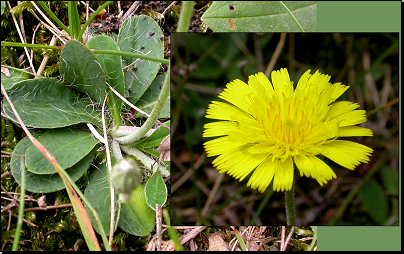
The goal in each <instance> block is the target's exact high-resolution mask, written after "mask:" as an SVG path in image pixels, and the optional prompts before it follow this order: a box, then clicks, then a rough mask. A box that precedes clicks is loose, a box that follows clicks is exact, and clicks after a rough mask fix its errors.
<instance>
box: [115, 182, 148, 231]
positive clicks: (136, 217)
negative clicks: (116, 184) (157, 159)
mask: <svg viewBox="0 0 404 254" xmlns="http://www.w3.org/2000/svg"><path fill="white" fill-rule="evenodd" d="M155 222H156V219H155V213H154V211H153V210H152V209H151V208H150V207H148V206H147V203H146V198H145V194H144V187H143V185H139V186H138V187H137V189H136V190H134V191H133V194H132V200H131V201H130V202H129V203H127V204H125V203H122V204H121V215H120V219H119V223H118V226H119V227H120V228H122V229H123V230H125V231H126V232H128V233H130V234H132V235H137V236H146V235H148V234H149V233H150V231H152V230H153V229H154V225H155Z"/></svg>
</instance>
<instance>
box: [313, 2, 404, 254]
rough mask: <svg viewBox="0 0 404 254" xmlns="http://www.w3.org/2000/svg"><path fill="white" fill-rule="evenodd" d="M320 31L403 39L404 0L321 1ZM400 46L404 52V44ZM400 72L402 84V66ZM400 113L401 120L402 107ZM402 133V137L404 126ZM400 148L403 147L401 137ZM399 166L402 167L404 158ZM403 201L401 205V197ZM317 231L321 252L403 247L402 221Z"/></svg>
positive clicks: (379, 249) (319, 3)
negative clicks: (390, 34)
mask: <svg viewBox="0 0 404 254" xmlns="http://www.w3.org/2000/svg"><path fill="white" fill-rule="evenodd" d="M317 32H399V33H400V34H399V38H400V41H401V1H373V2H371V1H364V2H363V1H335V2H331V1H324V2H321V1H318V2H317ZM399 47H400V48H399V52H401V43H400V46H399ZM399 61H400V65H399V66H401V54H399ZM399 71H400V76H399V82H400V84H401V68H399ZM400 88H401V86H400ZM400 95H401V89H400ZM400 97H401V96H400ZM400 108H401V100H400ZM399 114H400V115H399V118H400V122H401V110H400V112H399ZM399 136H400V137H401V128H400V130H399ZM399 148H400V150H401V140H400V144H399ZM399 168H400V169H401V158H400V162H399ZM399 179H400V192H399V193H401V177H400V178H399ZM399 203H400V207H401V196H400V197H399ZM399 222H401V211H400V214H399ZM317 230H318V236H317V237H318V238H317V239H318V240H317V242H318V245H317V250H319V251H326V250H330V251H337V250H345V251H351V250H360V251H399V250H401V224H400V226H378V227H377V226H362V227H359V226H357V227H355V226H319V227H317Z"/></svg>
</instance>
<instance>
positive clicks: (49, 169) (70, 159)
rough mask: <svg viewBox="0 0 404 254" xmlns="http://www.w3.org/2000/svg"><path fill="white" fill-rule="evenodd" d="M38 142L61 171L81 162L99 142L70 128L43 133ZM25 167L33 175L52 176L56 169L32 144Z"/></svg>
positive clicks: (84, 133)
mask: <svg viewBox="0 0 404 254" xmlns="http://www.w3.org/2000/svg"><path fill="white" fill-rule="evenodd" d="M38 141H39V142H40V143H41V144H42V145H43V146H44V147H46V148H47V149H48V151H49V152H50V153H51V154H52V155H53V156H54V157H55V159H56V160H57V162H58V163H59V165H60V166H61V167H62V168H63V169H67V168H70V167H72V166H73V165H75V164H76V163H77V162H79V161H80V160H82V159H83V158H84V157H85V156H86V155H87V154H88V153H90V152H91V150H93V148H94V146H95V145H96V144H97V143H98V142H99V141H98V140H97V139H95V138H94V137H93V135H92V133H91V132H88V131H84V130H77V129H72V128H63V129H54V130H49V131H47V132H45V133H44V134H43V135H41V136H40V137H39V138H38ZM26 155H27V157H26V158H25V165H26V166H27V169H28V171H30V172H31V173H35V174H52V173H56V169H55V168H54V167H53V166H52V164H51V163H50V162H49V161H48V160H47V159H46V158H45V156H43V154H42V153H41V152H40V151H39V150H38V149H37V148H36V147H35V146H34V145H33V144H32V145H31V146H30V147H29V148H28V150H27V152H26Z"/></svg>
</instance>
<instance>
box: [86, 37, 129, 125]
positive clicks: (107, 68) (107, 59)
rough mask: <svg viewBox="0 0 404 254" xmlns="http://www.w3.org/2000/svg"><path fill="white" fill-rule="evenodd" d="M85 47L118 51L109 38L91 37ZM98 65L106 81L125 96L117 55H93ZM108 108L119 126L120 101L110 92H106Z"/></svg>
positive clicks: (114, 43) (120, 59)
mask: <svg viewBox="0 0 404 254" xmlns="http://www.w3.org/2000/svg"><path fill="white" fill-rule="evenodd" d="M87 47H88V48H90V49H98V50H119V47H118V44H116V42H115V41H114V40H113V39H112V38H111V37H109V36H106V35H101V36H96V37H93V38H92V39H91V40H89V41H88V43H87ZM95 57H96V58H97V61H98V62H99V63H100V65H101V68H102V70H103V71H104V73H105V75H106V81H107V82H108V84H109V85H110V86H112V87H113V88H114V89H115V90H116V91H117V92H118V93H119V94H121V95H122V96H125V83H124V79H123V71H122V58H121V56H118V55H107V54H105V55H104V54H97V55H95ZM108 96H109V101H108V107H109V110H110V111H111V114H112V116H113V119H114V123H115V125H116V126H119V125H121V122H122V119H121V108H122V100H121V99H119V97H118V96H116V95H115V94H114V93H113V92H112V91H110V90H109V91H108Z"/></svg>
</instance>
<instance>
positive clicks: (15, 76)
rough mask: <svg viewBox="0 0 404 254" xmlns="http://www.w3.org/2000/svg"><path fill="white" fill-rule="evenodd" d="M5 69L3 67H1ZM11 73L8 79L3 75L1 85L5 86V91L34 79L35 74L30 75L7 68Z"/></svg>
mask: <svg viewBox="0 0 404 254" xmlns="http://www.w3.org/2000/svg"><path fill="white" fill-rule="evenodd" d="M1 68H2V69H3V67H1ZM6 69H7V70H8V71H9V72H10V76H9V77H6V75H5V74H4V73H3V72H2V73H1V84H2V85H3V86H4V89H6V90H8V89H10V88H11V87H12V86H13V85H14V84H16V83H18V82H20V81H23V80H27V79H29V78H33V77H34V76H33V74H31V75H30V74H28V73H27V72H26V71H21V70H16V69H11V68H6Z"/></svg>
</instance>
